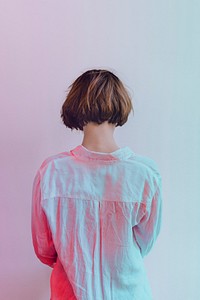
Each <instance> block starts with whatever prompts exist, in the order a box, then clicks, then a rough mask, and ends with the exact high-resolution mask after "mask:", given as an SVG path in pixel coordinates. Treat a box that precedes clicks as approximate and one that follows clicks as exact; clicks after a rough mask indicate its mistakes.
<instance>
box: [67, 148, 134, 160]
mask: <svg viewBox="0 0 200 300" xmlns="http://www.w3.org/2000/svg"><path fill="white" fill-rule="evenodd" d="M70 154H71V155H73V156H75V157H77V158H80V159H83V160H101V161H118V160H125V159H127V158H129V157H130V156H132V155H133V154H134V152H133V151H132V150H131V149H130V148H129V147H123V148H120V149H117V150H115V151H113V152H110V153H106V152H96V151H92V150H88V149H87V148H85V147H84V146H83V145H78V146H77V147H76V148H74V149H72V150H70Z"/></svg>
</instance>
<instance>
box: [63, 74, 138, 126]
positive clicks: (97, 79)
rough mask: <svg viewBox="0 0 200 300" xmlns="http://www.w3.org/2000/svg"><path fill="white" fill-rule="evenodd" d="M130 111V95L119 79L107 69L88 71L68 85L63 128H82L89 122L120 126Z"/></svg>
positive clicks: (64, 104)
mask: <svg viewBox="0 0 200 300" xmlns="http://www.w3.org/2000/svg"><path fill="white" fill-rule="evenodd" d="M131 110H133V106H132V102H131V97H130V96H129V93H128V91H127V89H126V88H125V86H124V85H123V83H122V82H121V80H120V79H119V78H118V77H117V76H116V75H114V74H113V73H112V72H110V71H107V70H96V69H93V70H88V71H86V72H85V73H83V74H82V75H80V76H79V77H78V78H77V79H76V80H75V81H74V82H73V83H72V84H71V85H70V86H69V91H68V94H67V97H66V100H65V102H64V103H63V105H62V109H61V118H62V121H63V123H64V124H65V126H66V127H69V128H71V129H72V130H73V129H77V130H78V129H80V130H83V126H85V125H86V124H87V123H89V122H95V123H97V124H101V123H103V122H105V121H108V123H112V124H115V125H116V127H117V126H122V125H123V124H124V123H126V122H127V119H128V115H129V113H130V112H131Z"/></svg>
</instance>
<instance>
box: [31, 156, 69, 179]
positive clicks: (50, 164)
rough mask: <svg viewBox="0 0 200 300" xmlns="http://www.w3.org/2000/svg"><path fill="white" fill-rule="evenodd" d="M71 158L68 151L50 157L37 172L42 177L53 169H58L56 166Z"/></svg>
mask: <svg viewBox="0 0 200 300" xmlns="http://www.w3.org/2000/svg"><path fill="white" fill-rule="evenodd" d="M69 156H70V154H69V152H67V151H66V152H60V153H57V154H53V155H51V156H48V157H47V158H45V159H44V160H43V161H42V163H41V164H40V166H39V168H38V170H37V173H39V174H40V175H44V173H45V172H46V171H47V170H49V169H52V168H54V167H55V168H56V165H58V164H60V163H62V161H63V159H67V157H69Z"/></svg>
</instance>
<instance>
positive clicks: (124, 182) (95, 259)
mask: <svg viewBox="0 0 200 300" xmlns="http://www.w3.org/2000/svg"><path fill="white" fill-rule="evenodd" d="M161 194H162V192H161V176H160V173H159V171H158V167H157V165H156V163H155V162H154V161H153V160H152V159H150V158H148V157H144V156H141V155H138V154H136V153H134V152H133V151H132V150H131V149H130V148H129V147H124V148H120V149H118V150H116V151H114V152H112V153H103V152H94V151H91V150H88V149H86V148H85V147H84V146H83V145H78V146H77V147H76V148H75V149H73V150H71V151H66V152H63V153H59V154H57V155H54V156H51V157H49V158H47V159H46V160H44V162H43V163H42V164H41V166H40V168H39V169H38V171H37V173H36V176H35V179H34V183H33V191H32V238H33V245H34V249H35V253H36V255H37V257H38V258H39V259H40V260H41V261H42V262H43V263H44V264H47V265H49V266H50V267H52V268H53V270H52V273H51V300H75V299H77V300H151V299H153V298H152V295H151V288H150V285H149V281H148V278H147V275H146V272H145V268H144V263H143V257H144V256H145V255H147V253H148V252H149V251H150V249H151V248H152V246H153V244H154V242H155V240H156V238H157V236H158V233H159V231H160V224H161V211H162V196H161Z"/></svg>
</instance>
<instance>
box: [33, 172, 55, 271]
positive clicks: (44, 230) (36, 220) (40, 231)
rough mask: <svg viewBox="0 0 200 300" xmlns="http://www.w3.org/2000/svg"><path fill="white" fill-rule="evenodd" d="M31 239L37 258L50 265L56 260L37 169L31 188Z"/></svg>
mask: <svg viewBox="0 0 200 300" xmlns="http://www.w3.org/2000/svg"><path fill="white" fill-rule="evenodd" d="M31 230H32V241H33V246H34V250H35V253H36V255H37V257H38V258H39V260H40V261H41V262H43V263H44V264H46V265H49V266H50V267H53V265H54V263H55V262H56V258H57V253H56V250H55V247H54V244H53V240H52V235H51V231H50V228H49V225H48V221H47V218H46V215H45V213H44V211H43V209H42V206H41V187H40V172H39V171H38V172H37V174H36V176H35V178H34V182H33V188H32V211H31Z"/></svg>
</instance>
